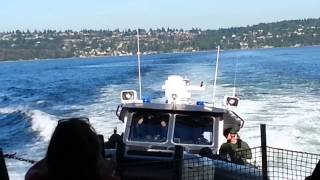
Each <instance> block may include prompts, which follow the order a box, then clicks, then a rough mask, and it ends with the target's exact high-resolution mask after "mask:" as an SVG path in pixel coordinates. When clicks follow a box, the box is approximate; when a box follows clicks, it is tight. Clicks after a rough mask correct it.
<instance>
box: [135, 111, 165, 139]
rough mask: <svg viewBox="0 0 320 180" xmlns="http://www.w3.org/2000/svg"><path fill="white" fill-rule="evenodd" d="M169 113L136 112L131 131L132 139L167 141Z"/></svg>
mask: <svg viewBox="0 0 320 180" xmlns="http://www.w3.org/2000/svg"><path fill="white" fill-rule="evenodd" d="M168 124H169V115H168V114H158V113H135V114H134V115H133V117H132V123H131V128H130V133H129V140H130V141H141V142H165V141H167V134H168Z"/></svg>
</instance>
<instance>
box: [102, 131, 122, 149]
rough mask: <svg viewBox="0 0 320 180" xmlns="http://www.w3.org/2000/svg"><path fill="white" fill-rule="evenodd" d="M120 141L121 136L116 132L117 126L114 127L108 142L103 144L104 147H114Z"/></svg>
mask: <svg viewBox="0 0 320 180" xmlns="http://www.w3.org/2000/svg"><path fill="white" fill-rule="evenodd" d="M122 142H123V141H122V137H121V136H120V135H119V134H118V133H117V128H114V130H113V134H112V135H111V137H110V138H109V140H108V142H106V143H105V144H104V147H105V148H106V149H110V148H116V147H117V145H119V144H120V143H122Z"/></svg>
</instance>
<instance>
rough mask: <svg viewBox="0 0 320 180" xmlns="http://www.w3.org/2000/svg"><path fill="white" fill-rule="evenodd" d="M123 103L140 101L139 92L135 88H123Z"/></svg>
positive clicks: (121, 95)
mask: <svg viewBox="0 0 320 180" xmlns="http://www.w3.org/2000/svg"><path fill="white" fill-rule="evenodd" d="M120 97H121V103H123V104H128V103H136V102H138V96H137V92H136V91H135V90H123V91H121V94H120Z"/></svg>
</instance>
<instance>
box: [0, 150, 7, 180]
mask: <svg viewBox="0 0 320 180" xmlns="http://www.w3.org/2000/svg"><path fill="white" fill-rule="evenodd" d="M0 179H1V180H9V175H8V170H7V166H6V162H5V160H4V156H3V152H2V149H1V148H0Z"/></svg>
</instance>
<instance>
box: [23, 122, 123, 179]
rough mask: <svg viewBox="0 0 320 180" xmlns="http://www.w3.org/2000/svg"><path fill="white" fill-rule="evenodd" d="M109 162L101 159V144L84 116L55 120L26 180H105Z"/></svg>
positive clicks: (109, 166) (110, 177) (110, 176)
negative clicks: (42, 154)
mask: <svg viewBox="0 0 320 180" xmlns="http://www.w3.org/2000/svg"><path fill="white" fill-rule="evenodd" d="M112 174H113V164H112V163H111V162H108V161H105V160H104V159H103V157H102V154H101V144H100V142H99V139H98V135H97V134H96V132H95V130H94V129H93V127H92V126H91V125H90V124H89V120H88V119H87V118H70V119H62V120H59V121H58V125H57V127H56V128H55V130H54V132H53V135H52V137H51V140H50V143H49V146H48V150H47V154H46V156H45V158H44V159H42V160H40V161H39V162H37V163H36V164H35V165H34V166H32V167H31V168H30V169H29V170H28V172H27V173H26V175H25V179H26V180H70V179H77V180H108V179H110V180H111V179H112V180H113V179H119V178H117V177H113V176H112Z"/></svg>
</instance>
